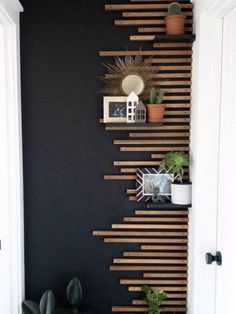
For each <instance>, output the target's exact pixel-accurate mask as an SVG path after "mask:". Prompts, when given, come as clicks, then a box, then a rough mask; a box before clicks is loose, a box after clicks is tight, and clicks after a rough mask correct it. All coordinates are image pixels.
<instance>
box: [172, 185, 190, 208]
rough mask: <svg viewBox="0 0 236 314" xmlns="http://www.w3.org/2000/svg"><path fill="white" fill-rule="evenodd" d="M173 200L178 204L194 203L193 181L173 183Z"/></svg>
mask: <svg viewBox="0 0 236 314" xmlns="http://www.w3.org/2000/svg"><path fill="white" fill-rule="evenodd" d="M171 202H172V203H173V204H176V205H190V204H191V203H192V183H190V182H188V183H171Z"/></svg>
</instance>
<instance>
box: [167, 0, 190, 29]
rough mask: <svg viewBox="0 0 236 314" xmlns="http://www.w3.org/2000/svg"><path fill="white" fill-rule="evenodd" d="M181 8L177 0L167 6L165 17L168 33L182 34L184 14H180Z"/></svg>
mask: <svg viewBox="0 0 236 314" xmlns="http://www.w3.org/2000/svg"><path fill="white" fill-rule="evenodd" d="M181 11H182V8H181V5H180V4H179V3H178V2H172V3H170V4H169V6H168V15H167V17H166V18H165V22H166V28H167V34H168V35H183V34H184V25H185V21H186V16H185V15H183V14H181Z"/></svg>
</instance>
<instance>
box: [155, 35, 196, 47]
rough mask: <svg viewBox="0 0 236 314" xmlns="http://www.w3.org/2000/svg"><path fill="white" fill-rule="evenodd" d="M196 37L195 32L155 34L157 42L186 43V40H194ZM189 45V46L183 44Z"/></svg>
mask: <svg viewBox="0 0 236 314" xmlns="http://www.w3.org/2000/svg"><path fill="white" fill-rule="evenodd" d="M195 39H196V35H195V34H184V35H167V34H157V35H156V36H155V39H154V40H155V41H157V42H171V43H174V42H175V43H178V42H180V43H182V44H183V43H185V42H194V41H195ZM183 47H187V46H183Z"/></svg>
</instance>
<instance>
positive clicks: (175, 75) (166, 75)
mask: <svg viewBox="0 0 236 314" xmlns="http://www.w3.org/2000/svg"><path fill="white" fill-rule="evenodd" d="M147 77H148V78H150V79H161V78H173V79H176V78H180V79H182V78H191V77H192V74H191V73H158V74H150V75H147ZM105 78H106V79H108V80H112V79H114V78H117V75H116V74H105ZM168 99H169V98H168V97H164V100H168ZM180 99H181V98H180ZM183 99H190V98H183ZM173 100H179V98H177V97H176V96H175V98H173Z"/></svg>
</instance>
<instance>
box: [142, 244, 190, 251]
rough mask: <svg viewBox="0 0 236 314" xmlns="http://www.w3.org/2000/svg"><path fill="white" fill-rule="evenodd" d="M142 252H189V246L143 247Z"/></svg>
mask: <svg viewBox="0 0 236 314" xmlns="http://www.w3.org/2000/svg"><path fill="white" fill-rule="evenodd" d="M141 250H149V251H151V250H154V251H159V250H165V251H187V250H188V246H187V245H141Z"/></svg>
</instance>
